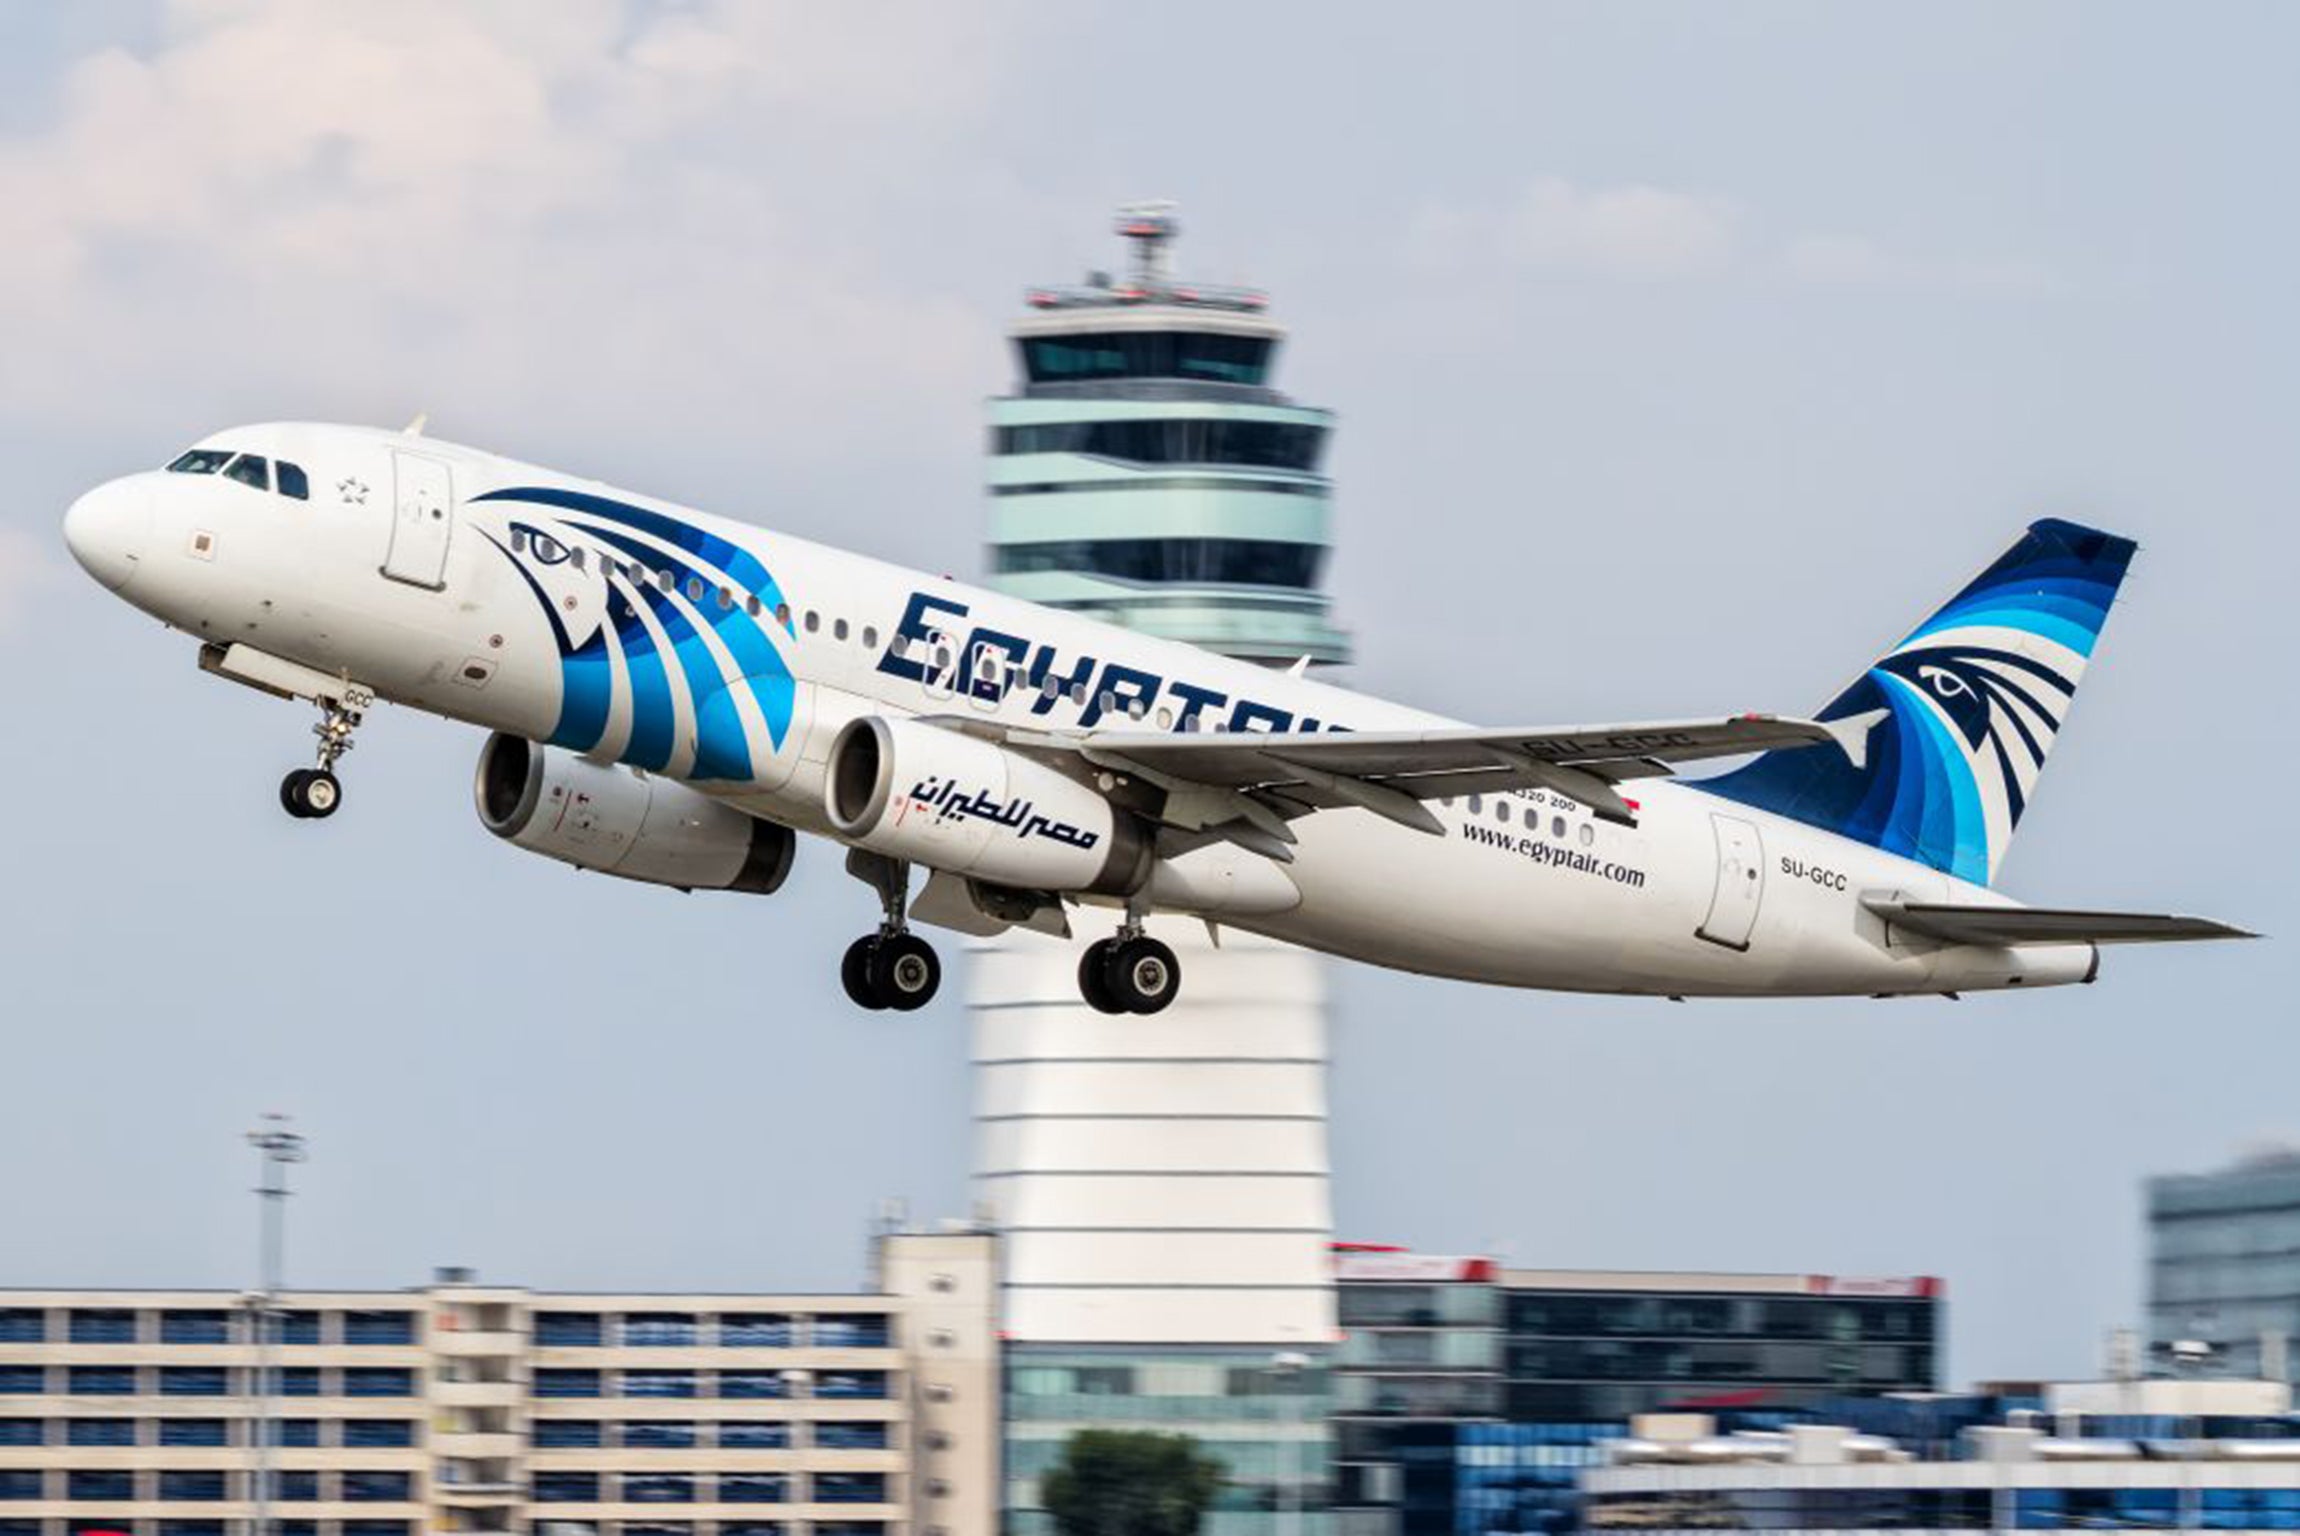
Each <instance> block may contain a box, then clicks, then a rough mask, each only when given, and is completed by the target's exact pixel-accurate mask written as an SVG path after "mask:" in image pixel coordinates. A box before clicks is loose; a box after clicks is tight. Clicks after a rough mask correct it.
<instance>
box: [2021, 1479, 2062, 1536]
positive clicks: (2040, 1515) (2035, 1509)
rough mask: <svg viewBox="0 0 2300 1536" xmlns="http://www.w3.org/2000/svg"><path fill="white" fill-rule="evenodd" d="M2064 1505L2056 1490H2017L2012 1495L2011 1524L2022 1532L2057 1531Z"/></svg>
mask: <svg viewBox="0 0 2300 1536" xmlns="http://www.w3.org/2000/svg"><path fill="white" fill-rule="evenodd" d="M2065 1503H2066V1498H2065V1496H2064V1495H2063V1494H2062V1493H2061V1492H2060V1490H2058V1489H2056V1488H2022V1489H2018V1490H2016V1491H2015V1492H2014V1494H2013V1524H2014V1525H2015V1526H2016V1527H2017V1528H2019V1529H2021V1530H2024V1531H2057V1530H2059V1529H2060V1528H2061V1521H2062V1518H2063V1513H2062V1511H2063V1506H2064V1505H2065Z"/></svg>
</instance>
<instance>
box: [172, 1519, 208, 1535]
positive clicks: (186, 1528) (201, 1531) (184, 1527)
mask: <svg viewBox="0 0 2300 1536" xmlns="http://www.w3.org/2000/svg"><path fill="white" fill-rule="evenodd" d="M160 1536H224V1523H223V1522H222V1521H221V1520H162V1521H161V1522H160Z"/></svg>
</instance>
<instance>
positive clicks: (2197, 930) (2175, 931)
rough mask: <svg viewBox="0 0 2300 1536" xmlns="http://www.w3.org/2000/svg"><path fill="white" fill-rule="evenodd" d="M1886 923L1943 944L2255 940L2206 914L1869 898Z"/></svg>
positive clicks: (2252, 936)
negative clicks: (1956, 903)
mask: <svg viewBox="0 0 2300 1536" xmlns="http://www.w3.org/2000/svg"><path fill="white" fill-rule="evenodd" d="M1862 905H1863V906H1865V907H1867V908H1868V909H1869V910H1870V911H1871V912H1874V913H1876V914H1877V916H1879V917H1881V918H1883V919H1884V920H1885V921H1886V922H1888V923H1893V924H1896V925H1898V926H1900V927H1903V928H1906V929H1908V930H1909V931H1910V932H1911V933H1921V934H1923V935H1925V936H1926V937H1927V938H1932V939H1939V940H1941V941H1942V942H1943V943H1947V944H1993V945H2003V946H2007V947H2010V946H2015V945H2022V944H2167V943H2177V942H2179V941H2181V940H2186V939H2256V938H2258V937H2260V935H2258V934H2256V933H2250V932H2247V931H2246V930H2244V929H2242V928H2237V927H2232V926H2230V925H2229V924H2227V923H2223V922H2218V921H2215V920H2214V919H2212V918H2209V917H2179V916H2174V915H2172V914H2169V913H2159V912H2078V911H2072V910H2069V909H2067V908H2062V907H1976V906H1957V905H1953V904H1947V903H1940V902H1916V901H1885V900H1875V899H1872V900H1868V901H1864V902H1863V903H1862Z"/></svg>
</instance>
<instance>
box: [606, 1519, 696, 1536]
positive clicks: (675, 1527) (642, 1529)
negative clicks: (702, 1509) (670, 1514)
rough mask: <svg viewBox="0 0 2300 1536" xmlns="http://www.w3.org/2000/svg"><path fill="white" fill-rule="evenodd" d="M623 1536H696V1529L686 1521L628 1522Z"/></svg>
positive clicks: (625, 1524)
mask: <svg viewBox="0 0 2300 1536" xmlns="http://www.w3.org/2000/svg"><path fill="white" fill-rule="evenodd" d="M623 1536H695V1527H694V1525H693V1524H692V1523H691V1522H689V1521H686V1520H626V1521H624V1522H623Z"/></svg>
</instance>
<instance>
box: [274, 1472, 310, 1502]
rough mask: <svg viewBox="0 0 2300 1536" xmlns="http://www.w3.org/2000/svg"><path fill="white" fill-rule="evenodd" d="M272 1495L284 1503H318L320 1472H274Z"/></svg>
mask: <svg viewBox="0 0 2300 1536" xmlns="http://www.w3.org/2000/svg"><path fill="white" fill-rule="evenodd" d="M272 1497H273V1498H275V1499H278V1500H279V1501H280V1502H281V1503H283V1504H316V1503H318V1502H319V1474H318V1473H317V1472H274V1473H273V1474H272Z"/></svg>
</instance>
